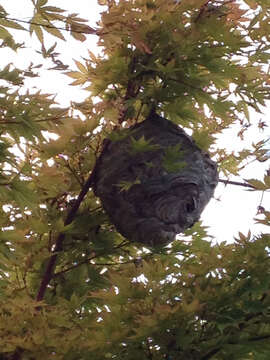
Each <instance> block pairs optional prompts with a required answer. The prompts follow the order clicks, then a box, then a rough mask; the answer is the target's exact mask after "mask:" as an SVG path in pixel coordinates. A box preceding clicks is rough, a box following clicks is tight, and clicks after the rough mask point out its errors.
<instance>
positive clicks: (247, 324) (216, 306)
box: [0, 0, 270, 360]
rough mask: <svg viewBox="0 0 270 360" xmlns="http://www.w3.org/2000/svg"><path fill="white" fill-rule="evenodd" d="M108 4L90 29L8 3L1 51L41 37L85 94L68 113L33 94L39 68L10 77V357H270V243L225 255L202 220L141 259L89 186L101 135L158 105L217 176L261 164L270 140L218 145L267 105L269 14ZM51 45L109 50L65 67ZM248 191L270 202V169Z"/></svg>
mask: <svg viewBox="0 0 270 360" xmlns="http://www.w3.org/2000/svg"><path fill="white" fill-rule="evenodd" d="M98 2H99V4H100V5H102V6H104V8H103V12H102V13H101V19H100V21H99V23H98V24H97V28H95V29H93V28H91V27H89V26H88V25H87V21H86V20H84V19H82V18H80V17H79V16H78V15H77V14H68V13H67V12H66V11H64V10H63V9H60V8H58V7H56V6H51V5H49V4H48V1H47V0H35V1H34V0H33V1H32V3H33V17H32V19H31V21H29V23H27V22H22V21H20V19H17V20H15V19H13V18H12V14H11V15H9V14H8V13H7V12H6V11H5V9H4V8H3V6H1V5H0V38H1V44H0V47H1V48H2V49H3V48H11V49H12V50H13V51H17V52H18V53H19V52H20V51H21V48H22V47H23V44H20V43H18V42H17V41H16V33H17V32H18V31H23V32H24V33H25V36H28V35H33V36H36V37H37V39H38V40H39V42H40V44H41V51H40V54H41V56H43V57H44V59H45V58H50V59H51V61H52V62H53V63H54V64H55V65H56V68H55V71H65V72H66V74H67V76H69V77H70V78H72V81H73V82H72V86H82V87H83V88H84V89H85V90H86V91H87V97H86V98H85V100H84V101H83V102H78V103H76V102H73V103H71V104H70V107H69V108H63V107H61V106H59V104H57V103H56V102H55V99H54V96H53V95H50V94H46V93H44V92H43V91H42V89H40V90H38V91H36V90H34V89H32V88H29V89H28V88H27V87H26V86H25V80H26V78H31V77H36V76H38V75H37V72H36V71H37V69H40V67H41V68H42V66H43V65H39V64H32V63H31V64H30V65H29V67H28V68H27V69H18V68H16V67H14V66H13V65H12V64H7V65H6V66H5V67H3V68H2V69H0V78H1V84H0V130H1V131H0V164H1V167H0V202H1V208H0V215H1V216H0V225H1V229H2V231H1V233H0V359H3V360H9V359H13V360H23V359H40V360H41V359H55V360H58V359H59V360H60V359H65V360H73V359H74V360H75V359H76V360H77V359H90V358H93V359H96V360H99V359H100V360H101V359H104V358H105V359H127V360H132V359H138V358H139V357H140V358H141V359H149V360H150V359H166V360H174V359H185V360H189V359H190V360H208V359H212V360H223V359H228V358H230V359H237V360H240V359H242V360H248V359H250V360H255V359H256V360H264V359H268V358H269V354H270V341H269V339H270V315H269V306H270V299H269V287H270V276H269V275H270V274H269V248H270V234H268V233H262V234H261V235H259V236H257V237H256V238H254V237H252V236H251V234H250V233H249V234H247V235H244V234H242V233H239V237H238V238H237V239H235V240H234V242H233V243H229V244H228V243H225V242H224V243H220V244H216V243H215V242H213V241H210V238H209V236H208V234H207V232H206V229H205V228H204V227H203V226H202V225H201V224H200V223H197V224H195V225H194V227H193V228H192V229H190V230H188V231H187V232H186V234H184V235H181V237H180V239H181V241H179V240H176V241H174V242H173V243H172V245H171V247H169V248H162V249H156V250H153V249H145V248H140V247H139V246H136V244H134V243H131V242H130V241H129V240H128V239H125V238H123V237H122V236H121V235H120V234H118V233H117V232H116V231H115V229H114V227H113V225H112V224H111V223H110V220H109V219H108V217H107V216H106V214H105V213H104V211H103V209H102V208H101V206H100V203H99V201H98V199H97V198H96V197H95V196H94V194H93V191H92V189H91V185H92V181H93V174H94V166H95V161H96V158H97V156H98V155H99V153H100V151H101V149H102V143H103V140H104V138H105V137H107V136H109V135H110V133H111V131H112V129H114V128H115V127H118V128H120V127H122V126H123V127H128V126H130V125H133V124H134V123H136V122H140V121H142V120H143V119H144V118H145V117H146V116H147V115H148V114H149V111H150V110H151V109H152V108H153V107H155V109H156V111H157V112H158V113H159V114H163V115H164V116H165V117H166V118H168V119H169V120H171V121H173V122H174V123H176V124H179V125H181V126H182V127H184V128H186V129H189V131H190V132H191V133H192V136H193V138H194V139H195V141H196V143H197V144H198V145H199V146H200V147H201V148H202V149H204V150H206V151H208V152H209V154H210V156H211V157H212V158H214V159H215V160H216V161H217V163H218V166H219V171H220V174H223V175H225V176H228V175H230V174H233V175H238V174H239V171H240V169H241V168H242V167H243V166H244V165H245V164H246V162H247V161H263V160H264V158H265V153H266V150H265V149H264V141H263V140H262V141H260V142H259V143H257V144H253V147H252V148H244V149H242V150H241V151H240V152H238V153H236V152H234V153H229V152H228V151H227V150H226V149H223V148H219V147H218V146H216V145H215V139H216V137H217V136H222V131H223V130H224V129H227V128H228V127H230V126H240V129H241V130H240V132H239V136H243V134H244V132H245V131H246V130H247V129H248V128H249V126H250V125H251V124H252V119H250V118H249V110H250V109H253V110H255V111H256V112H258V113H260V112H262V109H263V106H264V105H265V104H266V103H265V102H266V100H269V98H270V95H269V94H270V93H269V91H270V82H269V71H268V70H269V58H270V51H269V50H270V42H269V40H270V39H269V38H270V32H269V22H270V1H269V0H256V1H255V0H241V1H240V0H239V1H237V0H235V1H233V0H217V1H209V0H208V1H206V0H180V1H173V0H172V1H164V0H121V1H120V0H119V1H117V0H99V1H98ZM89 7H90V5H89ZM89 11H90V8H89ZM46 32H47V33H49V34H50V35H51V36H53V37H55V38H56V40H57V41H62V40H64V39H65V38H68V37H67V32H69V33H70V34H71V36H73V37H74V38H75V39H76V40H78V41H84V40H85V39H86V38H87V36H93V35H96V36H98V39H99V40H98V45H99V46H100V47H101V51H100V53H99V55H97V54H94V53H92V52H91V51H90V50H89V57H88V58H86V59H84V60H83V61H78V60H76V61H75V65H76V69H75V70H74V69H66V67H65V66H64V65H63V63H62V62H61V61H60V60H59V59H57V57H58V54H57V52H56V49H57V43H56V44H55V45H53V46H50V47H48V46H49V45H47V43H46V41H45V40H44V39H45V38H44V33H46ZM260 126H261V128H262V130H263V128H264V127H265V126H266V124H260ZM48 134H55V138H56V137H57V139H56V140H53V139H52V137H48ZM56 135H57V136H56ZM114 136H115V134H114ZM120 136H122V135H120ZM146 145H147V144H145V141H144V139H141V141H140V143H136V144H134V147H135V149H136V151H138V149H139V151H141V150H142V148H143V147H145V146H146ZM137 148H138V149H137ZM14 149H16V151H14ZM169 156H170V158H172V159H173V157H174V151H173V149H171V153H170V154H169ZM246 185H247V186H249V187H250V190H253V191H256V190H257V191H267V190H269V189H270V174H269V172H267V174H266V175H265V177H264V179H263V180H258V179H250V180H247V183H246ZM124 186H128V184H124ZM260 213H261V214H260V216H259V219H258V220H257V221H259V222H261V223H263V224H265V225H269V222H270V212H269V211H266V210H265V209H263V208H261V209H260Z"/></svg>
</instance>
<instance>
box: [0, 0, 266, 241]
mask: <svg viewBox="0 0 270 360" xmlns="http://www.w3.org/2000/svg"><path fill="white" fill-rule="evenodd" d="M0 4H1V5H3V6H4V8H5V9H6V10H7V11H8V12H9V14H10V17H12V18H17V19H22V20H29V19H30V18H31V16H32V4H31V1H30V0H20V1H15V0H0ZM48 4H50V5H52V4H53V5H54V6H59V7H61V8H64V9H67V10H68V11H69V12H75V13H78V14H79V15H80V16H81V17H83V18H86V19H88V20H89V24H90V25H91V26H93V27H95V24H96V21H97V20H98V18H99V12H100V10H101V9H102V8H101V7H100V6H98V4H97V1H96V0H88V1H86V0H76V1H65V0H52V1H49V3H48ZM66 37H67V42H62V41H59V47H57V51H58V52H60V53H61V56H60V57H59V58H60V60H61V61H63V62H64V63H66V64H72V62H73V60H72V59H76V60H79V61H80V60H81V58H82V57H87V49H90V50H91V51H92V52H97V47H96V40H97V39H96V37H95V36H93V35H89V36H88V39H87V40H86V41H85V42H83V43H79V42H78V41H75V40H73V39H72V38H71V37H69V36H68V35H67V36H66ZM18 38H19V41H24V42H25V43H26V46H27V48H26V49H24V50H21V51H19V56H16V54H15V53H14V52H12V51H10V50H5V49H1V54H2V55H1V57H0V65H1V66H3V65H6V64H7V63H14V64H16V66H18V67H21V68H26V67H27V66H28V65H29V63H30V61H33V62H34V63H35V64H36V63H41V62H43V60H42V59H41V57H40V56H39V55H38V54H37V53H36V52H35V50H40V44H39V43H38V42H37V41H36V39H35V37H33V39H32V40H31V41H29V36H28V34H27V33H24V32H16V39H18ZM47 39H48V40H49V41H50V44H51V45H52V44H53V43H54V42H55V41H56V40H57V39H56V38H50V37H49V36H48V37H47ZM50 66H51V64H49V63H48V67H50ZM70 82H71V80H70V78H67V77H66V76H65V75H59V74H58V72H56V71H53V70H49V71H46V72H45V73H43V75H42V76H41V78H37V79H30V80H29V81H28V83H27V85H28V86H31V87H33V86H36V87H37V88H40V89H42V90H43V92H46V93H53V94H56V95H57V100H58V102H59V103H61V104H62V105H64V106H68V104H69V102H70V101H71V100H73V101H74V100H75V101H80V100H83V99H84V97H85V96H87V95H88V94H87V93H86V92H85V91H83V90H79V89H78V88H77V87H71V86H68V84H69V83H70ZM264 116H265V119H266V118H267V117H268V116H269V114H267V113H266V114H265V115H264ZM251 118H252V121H255V123H257V122H258V121H259V120H260V119H261V118H262V119H263V117H262V116H258V115H257V114H254V113H252V116H251ZM236 133H237V131H236V130H226V131H225V132H224V135H223V136H222V137H221V138H220V140H219V145H220V146H222V147H224V148H227V149H228V150H230V151H232V150H234V151H237V150H239V149H241V148H242V147H244V146H248V145H249V144H250V143H251V142H252V141H254V142H256V141H258V140H261V139H262V138H263V137H265V136H266V134H264V133H263V134H262V133H260V132H259V131H258V129H257V128H256V126H255V125H254V126H253V127H252V128H251V130H249V135H248V136H247V137H246V138H245V142H243V141H241V140H240V138H239V137H236ZM266 133H267V130H266ZM268 133H270V131H268ZM269 166H270V162H269V161H267V162H264V163H262V164H256V165H254V164H252V165H250V166H249V167H248V168H247V169H246V170H245V171H244V172H243V174H242V177H243V178H253V177H263V175H264V173H265V171H266V170H267V169H268V168H269ZM230 179H231V180H238V181H241V180H242V179H241V178H233V177H231V178H230ZM215 198H216V199H218V200H216V199H213V200H212V201H211V202H210V204H209V205H208V206H207V208H206V209H205V211H204V213H203V216H202V219H203V222H204V225H207V226H210V229H209V232H210V234H211V235H213V236H214V237H215V238H216V239H217V240H218V241H232V240H233V236H237V233H238V231H241V232H243V233H247V231H248V230H249V229H251V230H252V233H253V234H255V233H259V232H260V231H263V230H264V231H265V227H264V226H261V225H256V224H254V220H253V219H254V217H255V216H256V209H257V206H258V205H259V204H260V200H261V193H260V192H253V191H252V192H251V191H246V190H245V189H244V188H241V187H239V186H231V185H227V186H226V187H225V186H224V185H223V184H220V185H219V186H218V188H217V190H216V193H215ZM269 200H270V197H269V194H265V195H264V198H263V202H262V205H263V206H264V207H265V208H266V209H268V210H269V208H268V206H267V204H268V203H269ZM266 231H267V229H266Z"/></svg>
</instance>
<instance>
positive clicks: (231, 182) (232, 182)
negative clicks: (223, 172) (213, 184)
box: [218, 179, 255, 189]
mask: <svg viewBox="0 0 270 360" xmlns="http://www.w3.org/2000/svg"><path fill="white" fill-rule="evenodd" d="M218 181H219V182H221V183H223V184H225V185H228V184H229V185H237V186H243V187H247V188H250V189H255V187H254V186H252V185H250V184H248V183H242V182H239V181H230V180H225V179H218Z"/></svg>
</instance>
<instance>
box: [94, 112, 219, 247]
mask: <svg viewBox="0 0 270 360" xmlns="http://www.w3.org/2000/svg"><path fill="white" fill-rule="evenodd" d="M217 182H218V174H217V167H216V164H215V163H214V162H213V161H212V160H211V159H210V158H209V155H208V154H206V153H205V152H203V151H201V150H200V149H199V148H198V146H196V145H195V143H194V141H193V140H192V138H191V137H190V136H188V135H187V134H186V133H185V132H184V130H183V129H181V128H180V127H179V126H177V125H175V124H173V123H172V122H171V121H168V120H166V119H164V118H162V117H161V116H159V115H157V114H155V113H151V115H149V117H148V118H147V119H146V120H145V121H143V122H141V123H139V124H136V125H134V126H132V127H130V128H129V129H124V130H121V131H118V132H117V131H116V130H115V131H113V132H112V136H111V140H108V139H107V140H106V145H105V146H104V148H103V151H102V153H101V155H100V157H99V158H98V161H97V163H96V168H95V178H94V186H93V189H94V193H95V195H97V196H98V197H99V198H100V199H101V202H102V205H103V207H104V209H105V211H106V212H107V214H108V215H109V217H110V218H111V221H112V222H113V224H114V225H115V227H116V229H117V230H118V231H119V232H120V233H121V234H122V235H123V236H125V237H127V238H128V239H130V240H132V241H136V242H140V243H143V244H145V245H147V246H152V247H154V246H161V245H166V244H168V243H169V242H170V241H172V240H174V239H175V236H176V234H179V233H181V232H183V231H184V230H185V229H187V228H189V227H191V226H192V225H193V224H194V223H195V222H196V221H198V220H199V217H200V215H201V213H202V211H203V209H204V207H205V206H206V204H207V203H208V201H209V200H210V199H211V197H212V196H213V193H214V189H215V187H216V185H217Z"/></svg>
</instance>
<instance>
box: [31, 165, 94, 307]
mask: <svg viewBox="0 0 270 360" xmlns="http://www.w3.org/2000/svg"><path fill="white" fill-rule="evenodd" d="M95 168H96V167H94V169H93V171H92V172H91V174H90V175H89V177H88V179H87V180H86V182H85V184H84V186H83V188H82V190H81V192H80V194H79V196H78V198H77V199H76V201H75V202H74V205H73V206H72V208H71V209H70V211H69V212H68V214H67V217H66V220H65V222H64V225H65V226H67V225H69V224H70V223H71V222H72V221H73V220H74V217H75V215H76V213H77V211H78V209H79V207H80V205H81V203H82V201H83V199H84V197H85V195H86V194H87V192H88V190H89V188H90V186H91V185H92V183H93V181H94V177H95ZM64 239H65V234H63V233H60V234H59V235H58V238H57V240H56V242H55V248H54V254H53V255H52V256H51V257H50V259H49V262H48V265H47V268H46V270H45V273H44V276H43V278H42V281H41V284H40V287H39V290H38V294H37V297H36V300H37V301H41V300H42V299H43V297H44V295H45V292H46V289H47V286H48V284H49V283H50V281H51V279H52V277H53V272H54V268H55V264H56V260H57V255H58V254H57V253H58V252H59V251H61V250H62V245H63V241H64Z"/></svg>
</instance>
